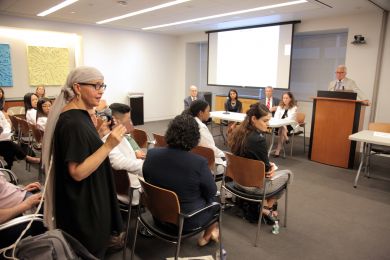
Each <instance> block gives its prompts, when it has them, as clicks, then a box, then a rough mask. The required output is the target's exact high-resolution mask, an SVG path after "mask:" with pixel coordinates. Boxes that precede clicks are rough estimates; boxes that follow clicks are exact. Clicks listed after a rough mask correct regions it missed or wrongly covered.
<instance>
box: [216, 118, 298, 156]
mask: <svg viewBox="0 0 390 260" xmlns="http://www.w3.org/2000/svg"><path fill="white" fill-rule="evenodd" d="M210 117H212V118H217V119H222V120H227V121H233V122H238V123H241V122H242V121H244V119H245V117H246V114H245V113H236V112H226V111H212V112H210ZM294 123H296V122H295V121H294V120H291V119H276V118H271V120H270V121H269V122H268V127H269V128H271V145H270V147H269V149H268V156H269V155H270V153H271V151H272V147H273V146H274V137H275V133H274V131H273V129H274V128H277V127H281V126H285V125H292V124H294ZM222 134H223V133H222Z"/></svg>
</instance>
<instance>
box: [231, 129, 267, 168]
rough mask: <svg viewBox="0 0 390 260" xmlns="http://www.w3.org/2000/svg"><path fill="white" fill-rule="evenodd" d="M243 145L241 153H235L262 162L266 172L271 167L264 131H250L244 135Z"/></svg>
mask: <svg viewBox="0 0 390 260" xmlns="http://www.w3.org/2000/svg"><path fill="white" fill-rule="evenodd" d="M244 145H245V146H244V149H243V152H242V154H236V155H238V156H241V157H245V158H248V159H253V160H258V161H262V162H264V165H265V171H266V172H268V171H269V170H270V169H271V165H270V163H269V158H268V151H267V143H266V139H265V136H264V133H262V132H260V131H252V132H251V133H250V134H248V136H247V137H246V140H245V144H244Z"/></svg>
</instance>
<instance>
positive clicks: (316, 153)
mask: <svg viewBox="0 0 390 260" xmlns="http://www.w3.org/2000/svg"><path fill="white" fill-rule="evenodd" d="M364 111H365V107H364V106H363V107H362V103H361V101H357V100H348V99H338V98H324V97H316V98H314V102H313V115H312V123H311V134H310V148H309V159H310V160H313V161H316V162H320V163H324V164H328V165H333V166H338V167H343V168H353V164H354V161H355V150H356V142H353V141H350V140H349V139H348V137H349V135H351V134H353V133H356V132H358V131H359V130H360V129H361V128H362V125H363V121H364Z"/></svg>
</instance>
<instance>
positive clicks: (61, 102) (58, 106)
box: [42, 66, 104, 229]
mask: <svg viewBox="0 0 390 260" xmlns="http://www.w3.org/2000/svg"><path fill="white" fill-rule="evenodd" d="M103 79H104V77H103V74H102V73H101V72H100V71H99V70H97V69H96V68H93V67H87V66H80V67H77V68H75V69H73V70H72V71H71V72H70V73H69V74H68V77H67V79H66V84H65V85H64V86H63V88H62V89H61V93H60V95H59V96H58V97H57V98H56V100H55V101H54V103H53V105H52V107H51V109H50V113H49V116H48V118H47V123H46V127H45V134H44V138H43V142H42V167H43V170H44V172H45V175H46V182H45V188H44V191H43V193H44V196H45V204H44V205H45V211H44V218H45V224H46V226H47V227H48V228H49V229H54V228H56V222H55V219H54V216H55V212H54V210H55V205H54V189H55V187H54V177H55V171H54V169H55V167H54V161H53V154H54V151H53V135H54V130H55V128H56V125H57V121H58V117H59V115H60V114H61V112H62V110H63V109H64V107H65V105H66V104H67V103H69V102H70V101H72V100H73V98H74V97H75V93H74V90H73V85H74V84H75V83H85V82H90V81H96V80H103Z"/></svg>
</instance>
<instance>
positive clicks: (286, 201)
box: [284, 184, 288, 227]
mask: <svg viewBox="0 0 390 260" xmlns="http://www.w3.org/2000/svg"><path fill="white" fill-rule="evenodd" d="M287 204H288V184H287V185H286V195H285V198H284V227H287Z"/></svg>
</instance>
